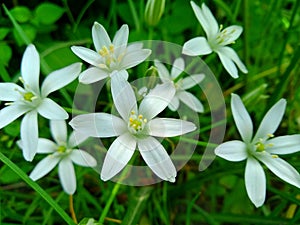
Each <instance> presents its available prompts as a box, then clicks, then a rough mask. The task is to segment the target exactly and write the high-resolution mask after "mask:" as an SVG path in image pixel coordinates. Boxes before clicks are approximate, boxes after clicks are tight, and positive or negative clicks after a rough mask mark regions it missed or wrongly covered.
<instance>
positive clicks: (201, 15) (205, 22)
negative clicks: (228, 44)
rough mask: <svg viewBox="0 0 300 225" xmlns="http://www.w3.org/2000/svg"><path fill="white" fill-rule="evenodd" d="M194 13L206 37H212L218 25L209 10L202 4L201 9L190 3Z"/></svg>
mask: <svg viewBox="0 0 300 225" xmlns="http://www.w3.org/2000/svg"><path fill="white" fill-rule="evenodd" d="M191 5H192V8H193V10H194V13H195V15H196V17H197V19H198V21H199V22H200V24H201V26H202V27H203V29H204V31H205V33H206V35H207V36H209V37H210V36H214V34H216V33H217V32H218V31H219V25H218V23H217V21H216V19H215V17H214V16H213V14H212V13H211V11H210V9H209V8H208V7H207V6H206V5H205V4H204V3H203V4H202V8H200V7H199V6H198V5H196V4H195V3H194V2H193V1H191Z"/></svg>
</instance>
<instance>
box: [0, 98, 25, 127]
mask: <svg viewBox="0 0 300 225" xmlns="http://www.w3.org/2000/svg"><path fill="white" fill-rule="evenodd" d="M29 110H30V108H29V107H28V106H26V105H23V104H16V103H14V104H12V105H9V106H6V107H4V108H3V109H1V110H0V118H1V120H0V129H2V128H3V127H5V126H7V125H8V124H10V123H11V122H13V121H14V120H16V119H17V118H19V117H20V116H22V115H23V114H24V113H26V112H27V111H29Z"/></svg>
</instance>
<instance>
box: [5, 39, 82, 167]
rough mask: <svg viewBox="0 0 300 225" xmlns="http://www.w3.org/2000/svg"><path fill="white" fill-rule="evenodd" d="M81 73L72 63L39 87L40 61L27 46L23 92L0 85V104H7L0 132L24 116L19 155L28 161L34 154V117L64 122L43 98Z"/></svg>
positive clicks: (10, 85)
mask: <svg viewBox="0 0 300 225" xmlns="http://www.w3.org/2000/svg"><path fill="white" fill-rule="evenodd" d="M80 70H81V63H74V64H72V65H70V66H67V67H65V68H63V69H60V70H56V71H53V72H52V73H50V74H49V75H48V76H47V77H46V78H45V80H44V82H43V84H42V87H41V89H40V87H39V75H40V59H39V54H38V52H37V50H36V49H35V47H34V45H32V44H31V45H29V46H28V47H27V48H26V50H25V52H24V55H23V58H22V63H21V75H22V77H21V78H20V80H21V81H22V83H23V85H24V88H23V87H20V86H19V85H17V84H15V83H0V100H1V101H9V102H10V103H6V105H7V107H5V108H3V109H1V110H0V118H1V120H0V129H1V128H3V127H5V126H6V125H8V124H10V123H11V122H13V121H14V120H16V119H17V118H18V117H20V116H21V115H23V114H25V116H24V118H23V119H22V122H21V139H22V142H23V155H24V158H25V159H26V160H28V161H31V160H32V159H33V157H34V155H35V153H36V149H37V141H38V135H39V134H38V121H37V114H38V113H39V114H40V115H41V116H43V117H45V118H47V119H50V120H63V119H67V118H68V114H67V112H66V111H65V110H64V109H63V108H62V107H61V106H59V105H58V104H57V103H55V102H54V101H53V100H51V99H50V98H47V96H48V95H49V94H50V93H52V92H54V91H56V90H58V89H60V88H62V87H64V86H66V85H67V84H69V83H70V82H72V81H73V80H75V79H76V78H77V77H78V75H79V73H80Z"/></svg>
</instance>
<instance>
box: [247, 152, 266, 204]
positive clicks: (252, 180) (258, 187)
mask: <svg viewBox="0 0 300 225" xmlns="http://www.w3.org/2000/svg"><path fill="white" fill-rule="evenodd" d="M245 185H246V190H247V194H248V196H249V198H250V200H251V202H252V203H253V204H254V205H255V206H256V207H260V206H262V205H263V204H264V202H265V198H266V175H265V172H264V170H263V168H262V166H261V165H260V164H259V162H258V161H257V160H256V159H254V158H252V157H249V158H248V160H247V163H246V169H245Z"/></svg>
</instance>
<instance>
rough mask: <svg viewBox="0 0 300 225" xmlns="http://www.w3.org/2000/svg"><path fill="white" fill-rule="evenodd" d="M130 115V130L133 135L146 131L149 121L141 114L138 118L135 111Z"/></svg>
mask: <svg viewBox="0 0 300 225" xmlns="http://www.w3.org/2000/svg"><path fill="white" fill-rule="evenodd" d="M130 114H131V116H130V117H129V122H128V128H129V130H130V131H131V132H132V133H134V134H136V133H137V132H139V131H141V130H143V129H144V127H145V124H146V123H147V119H146V118H144V117H143V115H141V114H139V115H138V116H137V115H136V113H135V111H134V110H132V111H131V112H130Z"/></svg>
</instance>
